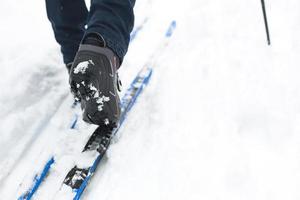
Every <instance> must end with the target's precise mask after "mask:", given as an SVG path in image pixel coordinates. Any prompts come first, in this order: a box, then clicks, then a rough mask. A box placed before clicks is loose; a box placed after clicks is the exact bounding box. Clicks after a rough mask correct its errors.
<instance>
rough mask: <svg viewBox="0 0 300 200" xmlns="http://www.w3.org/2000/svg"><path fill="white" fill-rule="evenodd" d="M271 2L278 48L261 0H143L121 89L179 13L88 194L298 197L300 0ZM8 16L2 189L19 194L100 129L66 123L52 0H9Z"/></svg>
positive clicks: (8, 195)
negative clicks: (47, 3)
mask: <svg viewBox="0 0 300 200" xmlns="http://www.w3.org/2000/svg"><path fill="white" fill-rule="evenodd" d="M266 3H267V11H268V17H269V25H270V31H271V39H272V46H267V45H266V38H265V33H264V24H263V18H262V12H261V5H260V1H259V0H256V1H247V2H244V1H240V2H239V1H234V0H227V1H224V0H189V1H187V2H185V3H183V2H182V1H179V0H164V1H159V0H148V1H138V2H137V5H136V25H138V24H140V23H141V22H143V21H144V19H145V18H148V21H147V23H146V24H145V26H144V28H143V30H142V31H141V32H140V33H139V35H138V36H137V38H136V40H135V41H134V42H133V43H132V44H131V46H130V49H129V52H128V54H127V57H126V60H125V61H124V65H123V66H122V68H121V70H120V75H121V78H122V80H123V83H124V88H126V87H127V86H128V84H129V83H130V81H131V80H132V78H133V77H134V75H135V74H136V73H137V71H138V69H139V68H140V67H141V66H142V65H143V64H144V63H145V62H146V61H147V58H149V57H150V56H151V54H152V52H153V51H155V48H156V46H157V45H159V42H160V38H161V37H162V34H163V32H164V31H165V29H166V27H167V25H168V23H169V22H170V21H171V20H173V19H175V20H176V21H177V29H176V31H175V35H174V36H173V38H172V42H171V44H170V46H169V47H168V51H166V52H165V53H163V54H162V55H161V56H160V57H158V58H157V60H156V65H155V71H154V74H153V79H152V81H151V84H150V85H149V86H148V88H147V89H146V90H145V92H144V93H143V95H142V96H141V98H140V99H139V101H138V102H137V104H136V106H135V107H134V109H133V110H132V112H131V113H130V115H129V116H128V118H127V121H126V123H125V125H124V126H123V128H122V129H121V131H120V132H121V133H122V137H121V138H120V140H119V141H118V142H117V143H115V144H114V145H112V146H111V149H110V151H109V156H108V160H107V161H106V162H105V164H104V165H103V166H101V169H100V170H99V171H98V173H96V175H95V176H94V178H93V180H92V182H91V184H90V187H88V188H87V190H86V192H85V195H84V198H83V199H109V200H114V199H116V200H119V199H143V200H147V199H149V200H150V199H151V200H152V199H163V200H165V199H172V200H174V199H195V200H198V199H206V200H216V199H220V200H223V199H226V200H253V199H255V200H282V199H285V200H297V199H300V190H299V187H300V137H299V132H300V79H299V78H298V77H299V74H300V69H299V67H298V64H299V63H300V58H299V56H298V54H299V53H300V38H299V35H300V20H299V19H300V2H299V1H297V0H286V1H279V0H273V1H268V0H267V1H266ZM0 22H1V23H0V24H1V27H0V31H1V37H0V44H1V48H0V65H1V72H2V73H1V75H2V76H1V79H0V91H1V93H0V136H1V139H0V171H1V173H0V195H1V199H16V197H18V196H19V195H20V194H21V192H22V191H24V190H23V188H26V186H27V185H28V184H30V181H31V179H32V177H33V175H34V173H35V172H36V171H38V170H39V169H40V168H41V167H42V166H43V164H44V163H45V161H46V160H47V159H48V158H49V156H50V155H52V154H53V153H55V154H58V155H64V156H61V157H59V159H61V161H65V160H68V159H70V157H72V156H73V155H74V154H75V153H74V152H76V151H80V150H79V149H81V147H76V146H75V147H74V146H72V145H74V144H76V145H80V144H81V145H82V144H83V143H84V141H78V138H87V137H88V134H90V133H91V129H93V127H89V126H87V125H85V124H84V123H82V122H80V123H79V127H78V129H77V130H73V131H72V130H69V129H68V127H69V123H70V121H71V117H72V112H74V111H72V109H71V108H70V104H71V102H72V99H71V97H70V96H68V92H69V90H68V85H67V80H68V77H67V72H66V70H65V69H64V66H63V64H62V60H61V57H60V53H59V47H58V46H57V45H56V44H55V41H54V39H53V34H52V32H51V27H50V24H49V23H48V21H47V17H46V13H45V8H44V2H43V1H38V0H30V1H26V2H21V1H16V0H14V1H5V2H2V3H1V7H0ZM76 139H77V140H76ZM63 146H64V148H62V147H63ZM68 167H69V166H64V165H59V164H57V165H56V166H55V167H54V170H53V174H54V175H53V176H51V177H50V180H49V181H48V182H47V183H45V184H43V185H42V188H41V191H40V192H39V193H38V194H37V196H36V198H35V199H51V198H49V196H50V195H52V194H53V193H52V192H54V191H55V190H56V189H57V187H59V186H58V185H57V184H55V183H56V181H57V180H60V179H63V178H64V175H65V174H64V173H63V172H64V171H67V169H68ZM56 199H59V198H56ZM60 199H66V198H60Z"/></svg>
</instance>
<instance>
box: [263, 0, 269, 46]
mask: <svg viewBox="0 0 300 200" xmlns="http://www.w3.org/2000/svg"><path fill="white" fill-rule="evenodd" d="M261 6H262V10H263V15H264V21H265V28H266V33H267V40H268V45H271V40H270V33H269V26H268V19H267V13H266V7H265V1H264V0H261Z"/></svg>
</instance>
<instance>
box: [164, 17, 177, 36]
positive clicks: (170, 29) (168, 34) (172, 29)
mask: <svg viewBox="0 0 300 200" xmlns="http://www.w3.org/2000/svg"><path fill="white" fill-rule="evenodd" d="M176 25H177V24H176V21H175V20H174V21H172V22H171V25H170V26H169V29H168V30H167V32H166V37H171V36H172V35H173V32H174V30H175V28H176Z"/></svg>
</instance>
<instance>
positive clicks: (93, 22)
mask: <svg viewBox="0 0 300 200" xmlns="http://www.w3.org/2000/svg"><path fill="white" fill-rule="evenodd" d="M134 4H135V0H91V8H90V13H89V19H88V28H87V31H86V35H88V34H89V33H98V34H100V35H101V36H102V37H103V38H104V40H105V42H106V44H107V46H108V47H109V48H110V49H112V50H113V51H114V52H115V53H116V54H117V56H118V57H119V58H120V60H121V61H122V60H123V57H124V56H125V54H126V52H127V49H128V44H129V39H130V32H131V31H132V28H133V24H134V14H133V6H134Z"/></svg>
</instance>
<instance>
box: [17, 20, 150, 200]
mask: <svg viewBox="0 0 300 200" xmlns="http://www.w3.org/2000/svg"><path fill="white" fill-rule="evenodd" d="M147 21H148V17H146V18H145V19H144V20H143V21H142V23H141V24H140V25H138V26H137V27H135V28H134V30H133V31H132V33H131V34H130V43H131V42H133V41H134V40H135V39H136V37H137V35H138V33H139V32H140V31H141V30H142V29H143V27H144V26H145V24H146V23H147ZM71 108H72V109H74V110H76V109H78V108H79V103H78V102H76V101H74V102H73V103H72V105H71ZM78 120H79V114H78V113H77V112H76V113H74V114H73V117H72V119H71V123H70V125H69V128H70V129H75V128H76V125H77V122H78ZM54 163H55V159H54V156H51V157H50V158H49V160H48V161H47V162H46V163H45V165H44V167H43V169H42V170H41V172H40V173H37V174H36V175H35V176H34V178H33V183H32V186H31V187H30V188H29V189H28V190H27V191H26V192H24V193H23V194H22V195H21V196H20V197H19V198H18V200H30V199H31V198H32V196H33V195H34V193H35V192H36V191H37V190H38V188H39V187H40V185H41V184H42V182H43V181H44V179H45V178H46V177H47V175H48V173H49V171H50V169H51V167H52V165H53V164H54Z"/></svg>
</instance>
